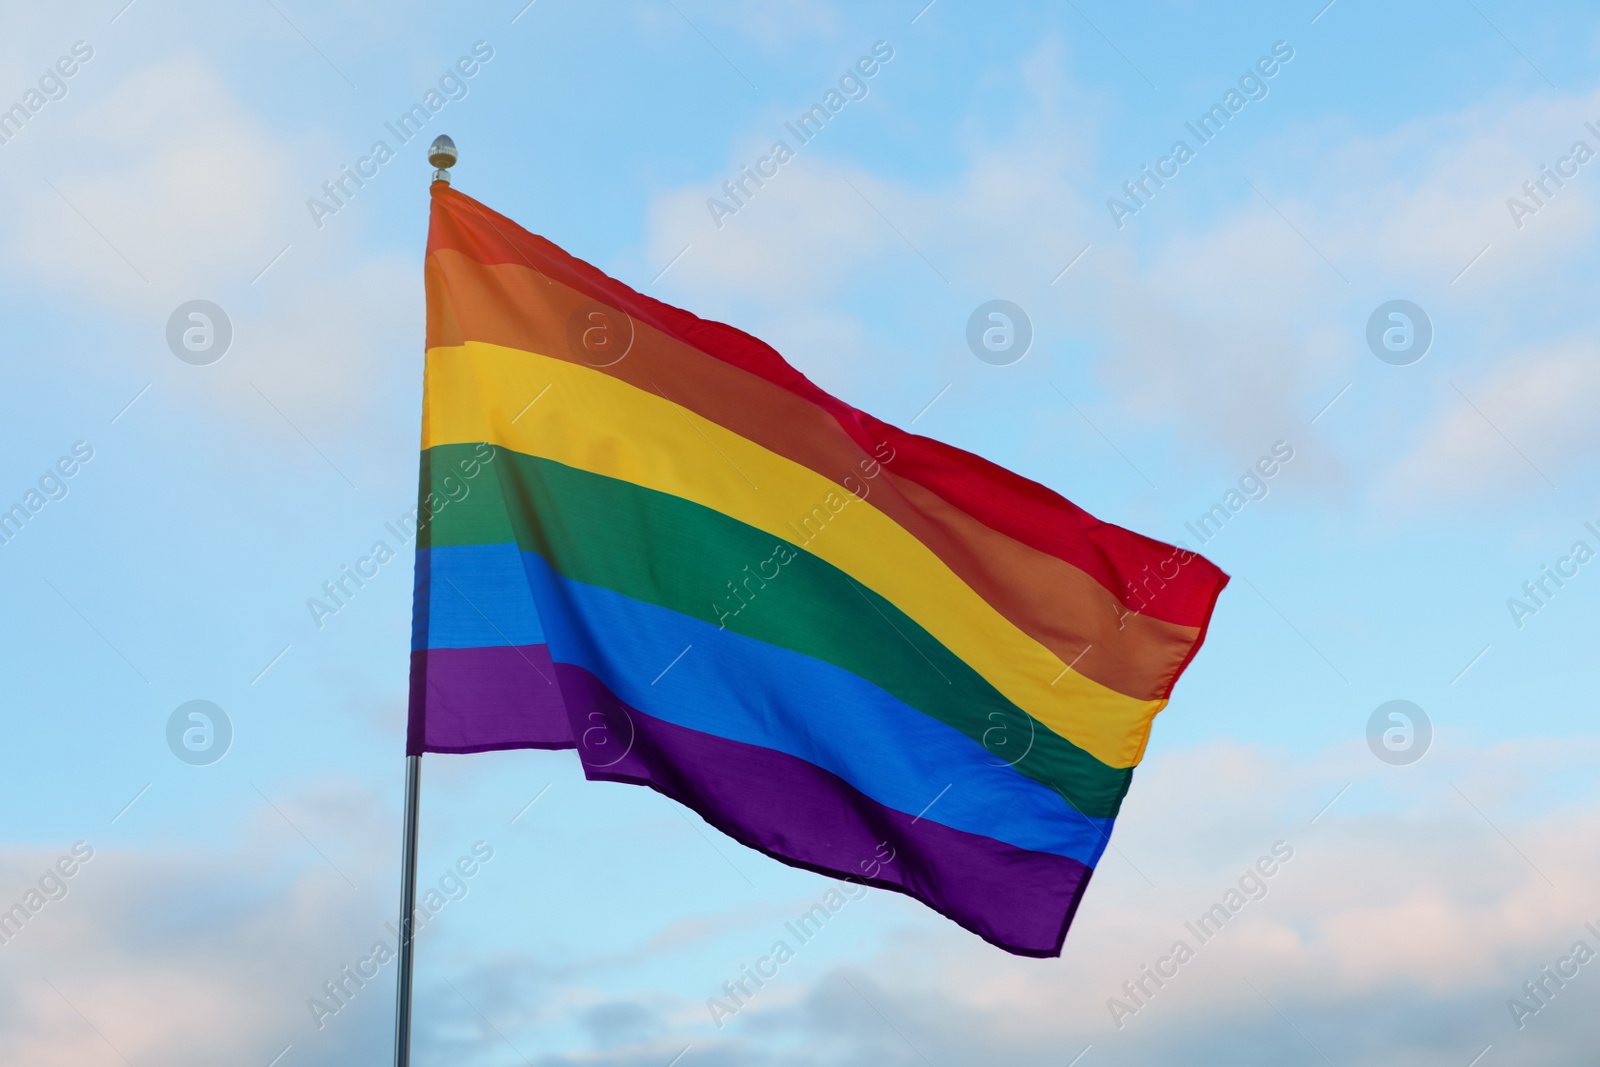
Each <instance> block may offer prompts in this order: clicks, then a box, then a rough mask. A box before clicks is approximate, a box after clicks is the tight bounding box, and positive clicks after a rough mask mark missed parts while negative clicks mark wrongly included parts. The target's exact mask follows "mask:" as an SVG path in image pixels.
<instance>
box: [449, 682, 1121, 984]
mask: <svg viewBox="0 0 1600 1067" xmlns="http://www.w3.org/2000/svg"><path fill="white" fill-rule="evenodd" d="M554 669H555V672H556V678H557V680H558V681H559V683H560V689H561V696H562V698H564V699H565V701H566V704H567V708H568V713H569V715H570V717H571V721H572V722H573V723H574V729H573V733H575V734H576V735H577V738H578V743H577V746H576V747H577V749H578V754H579V756H580V757H581V758H582V759H583V765H584V773H585V775H586V776H587V777H588V778H590V779H598V780H602V781H615V782H627V783H631V784H634V785H645V786H649V787H650V788H652V789H654V790H656V791H657V792H658V793H661V794H663V795H665V796H668V797H671V798H672V799H674V800H676V801H678V802H679V803H682V804H684V805H686V806H688V807H690V808H692V809H694V810H695V811H697V812H699V813H700V815H701V816H702V817H703V818H704V819H705V820H706V821H707V822H709V823H710V824H711V825H713V826H715V827H716V828H717V829H719V830H721V831H722V832H723V833H725V834H727V835H728V836H729V837H732V838H733V839H734V840H736V841H739V842H741V843H742V844H745V845H748V846H749V847H750V848H753V849H756V850H758V851H760V852H764V853H766V854H767V855H769V856H771V857H773V858H774V859H777V860H780V861H782V862H784V863H787V864H789V865H791V866H795V867H804V868H806V869H807V870H812V871H816V872H818V873H821V874H826V875H831V876H833V877H836V878H849V879H852V880H854V881H857V882H863V883H866V884H868V885H875V886H878V887H880V888H884V889H893V890H896V891H898V892H901V893H905V894H906V895H908V896H910V897H913V898H915V899H917V900H920V901H922V902H923V903H924V904H927V905H928V906H929V907H931V908H934V909H935V910H937V911H938V912H940V913H941V914H943V915H945V916H947V917H948V918H950V919H952V920H953V921H955V922H956V923H959V924H960V925H961V926H963V927H965V928H966V929H968V930H970V931H972V932H973V933H975V934H977V935H978V936H979V937H981V938H983V939H984V940H985V941H988V942H990V943H991V944H994V945H997V946H999V947H1000V948H1003V949H1005V950H1006V951H1008V952H1014V953H1017V954H1018V955H1023V956H1039V957H1054V956H1059V955H1060V954H1061V944H1062V941H1063V940H1064V939H1065V938H1066V935H1067V927H1068V926H1070V925H1071V923H1072V916H1073V914H1074V913H1075V912H1076V911H1077V910H1078V903H1079V901H1081V900H1082V899H1083V892H1084V890H1085V889H1086V888H1087V887H1088V884H1089V875H1090V873H1091V869H1090V868H1089V867H1086V866H1084V865H1083V864H1082V863H1079V862H1077V861H1076V860H1072V859H1068V858H1067V857H1065V856H1056V855H1051V854H1049V853H1044V852H1032V851H1028V850H1025V849H1020V848H1017V847H1016V846H1014V845H1008V844H1005V843H1003V842H1000V841H996V840H994V839H993V838H988V837H983V836H980V835H978V834H970V833H966V832H964V831H961V830H955V829H951V828H950V827H948V826H943V825H941V824H940V823H938V822H935V821H934V820H935V819H936V818H937V805H936V804H935V805H933V808H934V810H933V811H932V812H929V813H928V817H926V818H918V817H914V816H911V815H906V814H904V813H901V812H898V811H894V810H892V809H890V808H886V807H884V806H883V805H881V804H878V803H877V802H875V801H873V800H871V799H869V798H867V797H866V796H864V795H862V794H861V793H860V792H858V791H856V790H855V789H853V788H851V787H850V785H848V784H847V783H846V782H845V781H844V780H843V779H841V778H839V777H837V776H836V775H833V774H830V773H829V772H827V771H825V770H822V769H821V768H819V767H816V766H814V765H812V764H810V763H807V762H806V761H804V760H801V759H797V758H795V757H793V756H789V755H786V754H784V753H782V752H775V751H773V750H771V749H767V748H760V747H757V746H755V745H747V744H744V743H742V742H738V741H729V740H726V739H723V738H719V737H714V736H712V735H710V734H705V733H701V732H700V731H698V730H690V729H687V728H685V727H682V726H676V725H673V724H671V723H668V722H664V721H662V720H660V719H656V718H653V717H651V716H649V715H646V714H645V713H643V712H641V711H639V710H637V709H635V708H632V707H629V706H627V705H626V704H623V703H622V702H621V701H620V700H618V699H617V698H616V697H615V696H614V695H613V694H612V693H611V691H610V690H609V689H607V688H606V687H605V685H604V684H603V683H602V682H601V681H600V680H599V679H598V678H596V677H595V676H594V675H592V674H590V673H589V672H588V671H586V670H584V669H583V668H581V667H575V666H572V665H570V664H566V663H561V664H557V665H555V668H554ZM569 736H570V735H569ZM429 750H430V751H437V749H435V748H433V746H432V745H431V744H430V745H429ZM884 856H892V860H890V861H888V862H882V863H881V864H880V862H879V861H880V860H881V859H882V857H884Z"/></svg>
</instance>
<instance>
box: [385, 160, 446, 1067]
mask: <svg viewBox="0 0 1600 1067" xmlns="http://www.w3.org/2000/svg"><path fill="white" fill-rule="evenodd" d="M456 159H457V155H456V143H455V142H454V141H452V140H451V139H450V138H449V137H447V136H445V135H443V134H440V135H439V136H438V137H436V138H434V141H433V144H432V145H430V146H429V147H428V162H429V163H432V164H433V166H434V171H433V180H434V181H436V182H444V183H445V184H446V185H449V184H450V167H451V166H452V165H453V164H454V163H455V161H456ZM421 789H422V756H421V754H418V755H415V756H407V757H406V802H405V804H406V806H405V815H404V816H403V820H404V827H403V829H402V831H401V841H400V944H399V946H398V947H399V951H400V959H399V961H398V968H399V972H400V973H399V975H398V977H397V980H396V982H395V986H396V989H395V1008H394V1067H411V976H412V971H413V964H414V963H415V961H416V931H415V929H414V928H413V924H414V923H415V921H416V916H417V812H418V807H419V803H420V798H419V796H418V794H419V793H420V792H421Z"/></svg>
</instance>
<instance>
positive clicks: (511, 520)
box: [418, 445, 1133, 818]
mask: <svg viewBox="0 0 1600 1067" xmlns="http://www.w3.org/2000/svg"><path fill="white" fill-rule="evenodd" d="M482 447H483V446H479V445H440V446H437V447H435V448H433V449H430V450H429V451H428V452H426V453H424V471H425V472H427V473H426V474H425V477H428V478H430V479H431V480H430V482H429V483H428V484H431V486H432V489H433V491H434V492H436V493H437V494H438V496H437V497H436V498H435V501H436V510H435V513H434V517H433V519H432V521H431V522H430V523H429V524H428V525H427V527H426V528H425V529H424V531H423V533H422V534H421V536H419V538H418V544H419V546H420V547H424V548H426V547H430V546H432V545H463V544H495V543H501V542H504V541H508V540H515V541H516V542H517V544H518V545H519V546H520V547H521V548H522V549H523V550H525V551H534V552H538V553H539V554H540V555H541V556H543V557H544V558H545V559H547V560H549V561H550V562H551V564H552V565H553V566H554V567H555V568H556V570H558V571H559V572H560V573H561V574H562V575H564V576H565V577H567V578H571V579H573V580H574V581H579V582H585V583H587V584H590V585H597V586H601V587H603V588H606V589H610V590H613V591H615V592H618V593H622V594H623V595H625V596H629V597H632V598H634V599H636V600H642V601H646V602H648V603H651V604H656V605H659V606H660V607H664V608H669V609H671V610H673V611H677V612H680V613H682V614H684V615H689V616H691V617H693V618H697V619H702V620H705V621H707V622H709V623H711V624H712V625H717V624H718V623H719V622H720V623H721V624H722V625H725V626H726V627H727V628H728V629H730V630H733V631H735V632H737V633H740V634H743V635H745V636H747V637H752V638H755V639H756V640H759V641H764V642H767V643H768V644H772V645H777V646H780V647H782V648H787V649H790V650H792V651H795V652H799V653H802V654H804V655H807V656H811V657H814V658H816V659H819V660H823V661H824V662H827V663H831V664H833V665H834V666H836V667H840V668H842V669H844V670H847V671H850V672H851V673H852V674H855V675H857V676H859V677H861V678H864V679H866V680H867V681H870V682H872V683H873V684H874V685H876V686H878V687H879V688H880V689H883V690H885V691H886V692H889V693H891V694H893V695H894V696H895V697H897V698H898V699H900V700H901V701H903V702H905V703H906V704H908V705H910V706H911V707H914V708H916V709H918V710H919V711H922V712H923V713H924V714H927V715H930V716H932V717H933V718H935V719H938V720H940V721H941V722H944V723H946V724H948V725H949V726H952V727H954V728H955V729H957V730H960V731H961V732H962V733H964V734H966V735H967V736H968V737H970V738H972V739H973V740H974V741H977V742H978V743H979V744H980V745H983V746H984V747H985V748H986V749H988V750H989V751H990V752H991V753H992V754H993V756H994V763H995V766H996V773H1007V772H1006V770H1005V766H1006V764H1007V763H1009V762H1011V761H1013V760H1015V761H1016V762H1015V764H1014V765H1015V768H1016V770H1017V771H1019V772H1021V773H1023V774H1025V775H1027V776H1029V777H1030V778H1034V779H1036V780H1037V781H1040V782H1043V783H1045V784H1046V785H1050V786H1053V787H1055V788H1056V789H1058V790H1059V791H1060V792H1061V793H1062V794H1063V796H1065V797H1066V799H1067V800H1068V802H1069V803H1071V804H1072V806H1073V807H1075V808H1077V809H1078V810H1079V811H1081V812H1083V813H1084V814H1086V815H1092V816H1095V817H1097V818H1102V817H1108V816H1114V815H1115V814H1116V812H1117V808H1118V806H1119V805H1120V803H1121V801H1122V797H1123V795H1124V794H1125V793H1126V792H1127V790H1128V783H1129V781H1130V779H1131V777H1132V773H1133V772H1132V770H1131V769H1119V768H1113V767H1108V766H1107V765H1106V764H1104V763H1101V762H1100V761H1099V760H1097V759H1095V758H1094V757H1093V756H1091V755H1090V754H1089V753H1087V752H1085V751H1083V750H1082V749H1080V748H1078V747H1077V746H1076V745H1074V744H1072V743H1071V742H1070V741H1067V740H1066V739H1065V738H1063V737H1061V736H1060V735H1058V734H1056V733H1053V732H1052V731H1051V730H1050V729H1049V728H1048V727H1046V726H1045V725H1044V724H1043V723H1040V722H1038V721H1037V720H1035V719H1034V718H1033V717H1032V716H1030V715H1028V714H1027V713H1026V712H1024V711H1023V710H1022V709H1020V708H1018V707H1017V706H1016V705H1015V704H1013V703H1011V702H1010V701H1009V700H1007V699H1006V698H1005V697H1004V696H1002V695H1001V694H1000V693H999V691H997V690H996V689H995V688H994V687H993V686H992V685H990V684H989V682H988V681H986V680H985V679H984V678H983V676H982V675H980V674H979V673H978V672H977V671H975V670H973V669H972V668H971V667H969V666H968V665H967V664H966V662H965V661H963V660H962V659H960V658H959V657H957V656H956V655H955V654H954V653H952V652H950V651H949V649H947V648H945V646H944V645H942V644H940V643H939V642H938V641H937V640H935V639H934V638H933V636H932V635H930V634H929V633H928V632H927V631H926V630H924V629H923V628H922V627H921V626H919V625H917V623H915V622H914V621H912V620H911V618H910V617H908V616H907V615H906V614H905V613H904V612H902V611H900V609H899V608H897V607H895V606H894V605H893V604H892V603H890V602H889V601H888V600H885V599H884V598H883V597H881V596H879V595H878V594H877V593H875V592H873V591H872V590H870V589H868V588H866V587H865V586H863V585H860V584H859V583H857V582H856V581H854V580H853V579H851V578H850V577H849V576H848V575H846V574H845V573H844V572H843V571H841V570H839V569H838V568H837V567H834V566H833V565H832V564H830V563H827V562H825V561H823V560H821V559H819V558H818V557H816V556H814V555H812V554H811V553H809V552H806V551H805V550H804V549H803V548H801V547H799V545H800V544H802V543H805V542H806V540H807V539H808V538H811V537H814V538H822V537H827V536H829V533H830V530H829V528H828V527H827V526H826V525H823V526H821V527H820V529H818V528H812V529H809V530H802V531H797V533H796V539H795V540H794V541H784V540H780V539H778V538H776V537H774V536H773V535H771V534H769V533H766V532H764V531H761V530H757V529H755V528H754V527H751V526H748V525H746V524H744V523H742V522H739V521H738V520H737V519H733V518H730V517H729V516H727V515H724V514H722V513H721V512H717V511H713V510H711V509H710V508H707V507H704V506H703V505H700V504H696V503H694V502H692V501H688V500H684V499H682V498H681V497H675V496H671V495H669V494H666V493H660V492H657V491H655V490H653V489H646V488H644V487H642V486H638V485H634V484H633V483H631V482H624V481H620V480H618V479H615V478H608V477H606V476H604V475H599V474H592V473H590V472H588V471H581V470H577V469H575V468H572V467H568V466H565V465H563V464H560V463H556V462H554V461H551V460H546V459H539V458H536V457H533V456H526V455H523V454H521V453H518V452H512V451H509V450H507V449H503V448H498V447H497V448H495V450H494V456H495V458H494V460H493V462H492V463H490V464H487V465H485V467H484V468H483V470H482V471H481V472H480V473H479V474H478V475H477V476H476V477H473V478H466V477H464V473H465V470H466V468H463V467H462V466H461V461H462V460H463V459H470V458H474V457H476V456H477V455H479V454H481V453H479V452H478V451H476V450H478V449H481V448H482ZM491 475H492V476H491ZM447 477H449V478H453V479H454V480H453V481H450V482H447V481H446V478H447ZM452 496H453V497H454V498H455V499H452ZM424 498H425V499H426V493H424ZM440 499H443V500H445V501H447V503H445V504H444V506H443V507H437V501H438V500H440ZM847 506H848V505H847ZM730 584H731V585H732V586H737V587H738V594H737V595H736V593H735V592H734V591H733V590H732V589H731V588H730ZM741 597H742V599H741ZM884 740H885V743H892V740H893V739H891V738H885V739H884ZM1023 753H1026V755H1023ZM1019 757H1020V758H1019Z"/></svg>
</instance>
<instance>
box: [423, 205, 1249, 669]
mask: <svg viewBox="0 0 1600 1067" xmlns="http://www.w3.org/2000/svg"><path fill="white" fill-rule="evenodd" d="M433 206H434V210H433V216H432V222H431V225H430V227H429V231H428V250H429V251H430V252H432V251H434V250H436V249H441V248H453V249H455V250H457V251H459V252H461V253H462V254H463V255H466V256H469V257H471V258H472V259H475V260H477V261H478V262H480V263H485V264H495V263H524V264H526V265H528V266H530V267H532V268H533V269H534V270H537V271H539V272H540V273H541V274H544V275H546V276H548V277H550V278H552V279H554V280H556V281H559V282H561V283H562V284H564V285H566V286H568V287H570V288H572V289H575V290H577V291H579V292H582V293H585V294H587V295H588V296H590V297H591V298H593V299H596V300H600V301H602V302H604V303H606V304H609V305H610V306H612V307H615V308H618V309H620V310H622V311H624V312H626V313H627V314H628V315H630V316H632V317H633V318H634V319H637V320H639V321H642V322H645V323H648V324H649V325H651V326H653V327H655V328H656V329H658V330H660V331H661V332H663V333H665V334H668V335H670V336H672V337H675V338H677V339H678V340H680V341H682V342H683V343H685V344H688V345H692V346H694V347H695V348H698V349H699V350H701V351H702V352H705V353H706V354H707V355H709V356H712V357H713V358H716V359H719V360H721V361H722V362H724V363H727V364H729V365H731V366H734V367H738V368H740V369H741V370H744V371H746V372H748V373H750V374H753V375H756V376H758V377H760V378H763V379H765V380H766V381H769V382H771V383H773V384H774V385H777V386H780V387H782V388H784V389H786V390H788V391H790V392H792V393H794V394H795V395H796V396H799V397H802V398H804V399H805V400H807V401H809V402H810V403H812V404H814V405H816V406H817V407H819V408H821V409H822V410H824V411H826V412H827V413H828V414H829V415H831V416H832V417H833V419H834V420H835V421H836V422H837V423H838V424H839V426H840V427H841V428H842V429H843V430H844V432H845V433H846V434H848V435H849V436H850V437H851V438H853V439H854V440H855V441H856V442H857V444H859V445H860V446H861V447H862V448H864V449H866V450H868V451H871V450H872V449H873V448H874V447H876V446H877V445H878V444H879V443H880V442H884V441H887V442H888V443H889V444H890V446H891V447H892V448H893V449H894V451H895V471H896V473H897V474H900V475H901V476H903V477H906V478H909V479H910V480H912V481H915V482H917V483H918V484H920V485H922V486H923V487H924V488H926V489H927V490H928V491H930V492H932V493H935V494H937V495H938V496H940V497H941V498H943V499H944V500H946V501H947V502H949V503H950V504H952V505H953V506H955V507H957V508H960V509H961V510H962V511H964V512H966V513H967V514H968V515H971V516H972V517H973V518H975V519H977V520H978V521H979V522H982V523H983V524H985V525H987V526H989V527H990V528H992V529H994V530H997V531H999V532H1001V533H1003V534H1005V535H1007V536H1009V537H1011V538H1013V539H1015V540H1017V541H1020V542H1021V543H1023V544H1025V545H1028V546H1030V547H1031V548H1034V549H1036V550H1038V551H1040V552H1046V553H1049V554H1050V555H1053V556H1056V557H1057V558H1059V559H1062V560H1065V561H1066V562H1068V563H1070V564H1072V565H1073V566H1075V567H1077V568H1079V569H1080V570H1082V571H1084V572H1085V573H1087V574H1089V575H1090V576H1091V577H1093V578H1094V579H1095V580H1096V581H1097V582H1099V583H1100V584H1101V585H1102V586H1104V587H1105V588H1106V589H1108V590H1109V591H1110V592H1111V593H1112V595H1113V596H1115V597H1117V599H1118V600H1120V601H1121V602H1122V603H1123V604H1125V605H1127V606H1128V607H1130V608H1131V609H1133V610H1135V611H1138V612H1140V613H1142V614H1145V615H1149V616H1151V617H1153V618H1158V619H1164V620H1166V621H1168V622H1173V623H1178V624H1179V625H1183V626H1198V627H1204V626H1205V625H1206V623H1207V621H1208V619H1209V618H1210V614H1211V608H1212V606H1213V605H1214V604H1215V603H1216V599H1217V596H1218V594H1220V593H1221V591H1222V587H1223V586H1224V585H1226V584H1227V581H1228V578H1227V575H1225V574H1223V573H1222V571H1221V570H1219V569H1218V568H1217V567H1216V565H1214V564H1213V563H1211V562H1210V561H1209V560H1207V559H1204V558H1203V557H1201V556H1198V555H1193V554H1191V553H1179V552H1178V550H1176V549H1174V548H1173V547H1172V546H1171V545H1167V544H1165V543H1163V542H1161V541H1157V540H1155V539H1153V538H1149V537H1143V536H1141V535H1139V534H1136V533H1133V532H1132V531H1130V530H1126V529H1123V528H1122V527H1120V526H1116V525H1113V524H1112V523H1108V522H1102V521H1100V520H1099V519H1096V518H1095V517H1094V516H1093V515H1090V514H1089V513H1088V512H1086V511H1084V510H1083V509H1082V508H1080V507H1078V506H1077V505H1076V504H1073V503H1072V502H1071V501H1070V500H1067V499H1066V498H1065V497H1063V496H1061V495H1060V494H1059V493H1056V492H1054V491H1053V490H1050V489H1047V488H1046V487H1044V486H1042V485H1040V484H1039V483H1037V482H1034V481H1031V480H1029V479H1027V478H1024V477H1022V476H1021V475H1018V474H1014V473H1012V472H1011V471H1008V470H1006V469H1005V468H1004V467H1000V466H998V465H996V464H994V463H990V462H989V461H988V460H986V459H983V458H982V457H980V456H975V455H973V454H972V453H970V452H966V451H963V450H962V449H959V448H955V447H953V446H951V445H947V444H943V443H941V442H938V441H934V440H931V439H929V438H926V437H920V436H918V435H916V434H912V433H907V432H905V431H903V430H900V429H897V428H896V427H893V426H890V425H889V424H887V423H885V422H882V421H881V420H879V419H876V418H873V417H872V416H871V415H868V414H866V413H865V412H862V411H858V410H857V409H855V408H853V407H851V406H850V405H849V404H846V403H845V402H844V401H842V400H839V399H837V398H835V397H833V396H830V395H829V394H828V393H826V392H824V391H823V390H822V389H820V388H818V387H817V386H816V385H815V384H813V383H812V382H811V381H810V380H809V379H808V378H806V377H805V375H803V374H801V373H800V372H799V371H797V370H796V369H795V368H794V367H792V366H790V365H789V364H788V363H787V362H786V361H785V360H784V358H783V357H782V356H780V355H779V354H778V353H777V352H776V351H775V350H774V349H773V348H772V347H771V346H770V345H768V344H766V343H764V342H762V341H760V340H759V339H757V338H755V337H752V336H750V335H749V334H747V333H745V332H743V331H742V330H738V329H735V328H734V327H732V326H728V325H725V324H723V323H720V322H711V321H708V320H705V319H701V318H699V317H697V316H695V315H693V314H691V313H690V312H687V311H684V310H682V309H681V308H675V307H673V306H671V305H670V304H664V303H662V302H661V301H659V300H654V299H652V298H650V297H648V296H645V295H643V294H641V293H637V292H635V291H634V290H632V289H630V288H629V287H628V286H626V285H624V284H623V283H621V282H619V281H617V280H616V279H614V278H611V277H608V276H607V275H605V274H603V273H602V272H601V271H599V270H597V269H596V268H594V267H593V266H590V265H589V264H588V263H585V262H583V261H582V260H580V259H577V258H575V257H573V256H571V255H568V254H567V253H566V252H564V251H562V250H561V249H560V248H558V247H557V246H556V245H554V244H552V243H551V242H549V241H547V240H545V239H544V238H542V237H538V236H536V235H534V234H531V233H529V232H527V231H526V230H524V229H523V228H522V227H520V226H518V225H517V224H516V223H514V222H512V221H511V220H510V219H508V218H506V217H505V216H503V215H500V214H497V213H496V212H494V211H491V210H490V209H488V208H486V207H484V206H483V205H482V204H480V203H478V202H477V201H476V200H473V199H472V198H471V197H468V196H466V195H464V194H462V193H459V192H457V191H455V190H454V189H452V188H450V187H449V186H448V185H444V184H443V183H435V184H434V186H433ZM1184 557H1187V558H1184ZM1169 571H1170V573H1169ZM1198 648H1199V642H1196V645H1195V649H1196V650H1198Z"/></svg>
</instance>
